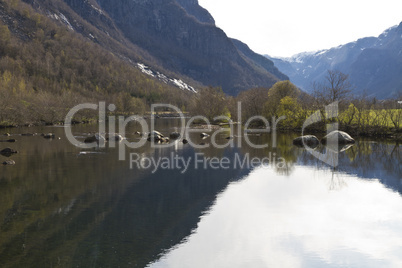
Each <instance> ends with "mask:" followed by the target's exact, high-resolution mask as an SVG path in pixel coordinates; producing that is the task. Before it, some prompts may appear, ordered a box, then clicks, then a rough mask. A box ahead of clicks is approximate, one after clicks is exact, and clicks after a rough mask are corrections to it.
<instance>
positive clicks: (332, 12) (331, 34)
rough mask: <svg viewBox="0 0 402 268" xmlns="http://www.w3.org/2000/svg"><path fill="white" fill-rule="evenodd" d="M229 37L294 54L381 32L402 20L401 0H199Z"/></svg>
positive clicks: (261, 49)
mask: <svg viewBox="0 0 402 268" xmlns="http://www.w3.org/2000/svg"><path fill="white" fill-rule="evenodd" d="M199 4H200V5H201V6H203V7H204V8H206V9H207V10H208V11H209V12H210V13H211V14H212V16H213V17H214V19H215V22H216V25H217V26H218V27H219V28H221V29H223V30H224V31H225V32H226V34H227V35H228V36H229V37H233V38H236V39H239V40H241V41H243V42H245V43H247V44H248V45H249V46H250V48H251V49H253V50H254V51H255V52H258V53H260V54H269V55H271V56H283V57H287V56H291V55H293V54H296V53H299V52H303V51H313V50H319V49H325V48H331V47H334V46H338V45H341V44H345V43H348V42H351V41H355V40H357V39H358V38H361V37H366V36H378V35H379V34H381V33H382V32H383V31H384V30H385V29H387V28H389V27H391V26H393V25H396V24H399V23H400V22H401V21H402V1H401V0H381V1H378V0H374V1H373V0H365V1H364V0H338V1H326V0H303V1H302V0H275V1H272V0H199Z"/></svg>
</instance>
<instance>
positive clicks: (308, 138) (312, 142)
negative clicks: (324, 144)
mask: <svg viewBox="0 0 402 268" xmlns="http://www.w3.org/2000/svg"><path fill="white" fill-rule="evenodd" d="M318 144H320V141H319V140H318V138H317V137H316V136H314V135H305V136H300V137H297V138H296V139H294V140H293V145H296V146H299V147H303V146H304V145H307V146H308V147H312V148H314V147H317V146H318Z"/></svg>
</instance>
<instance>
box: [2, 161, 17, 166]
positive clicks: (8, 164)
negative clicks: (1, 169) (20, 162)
mask: <svg viewBox="0 0 402 268" xmlns="http://www.w3.org/2000/svg"><path fill="white" fill-rule="evenodd" d="M3 165H4V166H13V165H15V161H14V160H6V161H4V162H3Z"/></svg>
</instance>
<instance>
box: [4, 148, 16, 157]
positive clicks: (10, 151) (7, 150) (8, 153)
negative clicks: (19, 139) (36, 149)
mask: <svg viewBox="0 0 402 268" xmlns="http://www.w3.org/2000/svg"><path fill="white" fill-rule="evenodd" d="M16 153H18V151H16V150H14V149H11V148H5V149H3V150H1V151H0V154H1V155H4V156H6V157H10V156H11V155H13V154H16Z"/></svg>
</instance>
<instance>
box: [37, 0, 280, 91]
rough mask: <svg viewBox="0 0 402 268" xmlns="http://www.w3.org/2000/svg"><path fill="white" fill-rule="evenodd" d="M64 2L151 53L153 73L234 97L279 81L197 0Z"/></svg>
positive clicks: (94, 23) (101, 27)
mask: <svg viewBox="0 0 402 268" xmlns="http://www.w3.org/2000/svg"><path fill="white" fill-rule="evenodd" d="M31 1H33V0H31ZM34 2H37V3H41V4H42V5H45V2H47V1H45V0H34ZM55 2H59V1H55ZM64 2H65V3H67V4H68V5H69V7H70V8H71V9H73V10H74V11H75V12H76V13H77V14H78V15H79V16H81V18H83V19H84V20H85V21H86V22H88V23H89V24H90V25H91V26H93V27H96V28H97V29H98V30H100V31H102V32H103V33H107V35H108V36H111V37H113V38H114V39H115V40H117V41H118V42H120V43H121V44H123V45H124V46H126V45H130V44H133V45H134V46H136V47H137V48H139V49H140V50H141V51H145V52H146V53H148V56H150V57H151V58H152V59H153V61H154V62H153V63H149V62H147V64H148V65H150V66H151V67H154V68H155V67H156V68H158V67H160V68H163V69H165V70H169V71H172V72H174V73H177V74H180V75H182V76H183V77H187V78H191V79H193V80H195V81H199V82H201V83H202V84H204V85H212V86H221V87H222V88H223V90H224V91H225V92H226V93H228V94H232V95H235V94H237V93H238V92H240V91H242V90H245V89H249V88H253V87H258V86H265V87H270V86H272V85H273V84H274V83H275V82H277V81H279V80H280V79H279V78H278V77H277V76H276V75H274V74H271V73H270V72H268V71H267V70H266V69H264V68H258V67H256V66H255V64H253V63H251V62H250V61H249V60H246V59H245V58H244V57H243V56H242V55H241V53H240V52H239V51H238V50H237V48H236V47H235V45H234V44H233V42H232V41H231V40H230V39H229V38H228V37H227V36H226V34H225V33H224V32H223V31H222V30H221V29H219V28H217V27H216V26H215V25H214V21H213V18H212V16H211V15H210V14H209V13H208V12H207V11H206V10H205V9H203V8H202V7H200V6H199V5H198V1H197V0H177V1H176V0H149V1H143V0H133V1H118V2H116V1H112V0H97V1H94V0H88V1H78V0H64ZM53 6H56V5H53ZM53 12H57V10H55V9H53ZM66 16H67V17H68V15H66ZM70 21H74V19H70Z"/></svg>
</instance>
